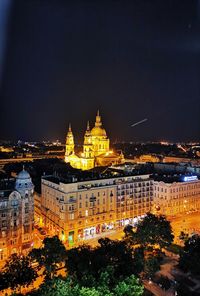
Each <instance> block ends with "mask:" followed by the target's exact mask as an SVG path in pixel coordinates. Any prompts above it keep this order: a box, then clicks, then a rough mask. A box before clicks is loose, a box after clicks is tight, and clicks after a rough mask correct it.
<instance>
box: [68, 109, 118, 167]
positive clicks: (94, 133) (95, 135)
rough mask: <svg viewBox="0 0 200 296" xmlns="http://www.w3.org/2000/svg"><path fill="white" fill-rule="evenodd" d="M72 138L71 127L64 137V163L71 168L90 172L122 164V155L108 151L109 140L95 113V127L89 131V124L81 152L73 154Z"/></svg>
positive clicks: (99, 117) (99, 118)
mask: <svg viewBox="0 0 200 296" xmlns="http://www.w3.org/2000/svg"><path fill="white" fill-rule="evenodd" d="M74 148H75V145H74V136H73V133H72V129H71V125H70V126H69V130H68V133H67V137H66V151H65V162H67V163H70V165H71V166H72V167H73V168H77V169H82V170H90V169H92V168H94V167H96V166H108V165H112V164H119V163H123V162H124V155H123V154H122V153H117V152H114V151H113V150H110V140H109V139H108V137H107V135H106V131H105V129H104V128H103V127H102V122H101V116H100V115H99V111H98V112H97V116H96V122H95V126H94V127H93V128H92V129H91V130H90V126H89V122H88V124H87V129H86V132H85V135H84V143H83V151H82V152H80V153H75V149H74Z"/></svg>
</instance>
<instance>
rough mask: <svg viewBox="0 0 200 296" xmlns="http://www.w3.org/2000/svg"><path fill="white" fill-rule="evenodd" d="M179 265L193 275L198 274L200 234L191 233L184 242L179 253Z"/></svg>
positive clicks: (199, 271) (199, 267)
mask: <svg viewBox="0 0 200 296" xmlns="http://www.w3.org/2000/svg"><path fill="white" fill-rule="evenodd" d="M179 267H180V268H181V269H182V270H183V271H185V272H188V271H190V272H191V273H192V274H194V275H198V276H199V275H200V236H199V235H193V236H192V237H190V238H189V239H188V240H187V241H186V242H185V246H184V248H183V251H181V253H180V259H179Z"/></svg>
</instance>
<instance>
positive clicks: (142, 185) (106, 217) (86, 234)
mask: <svg viewBox="0 0 200 296" xmlns="http://www.w3.org/2000/svg"><path fill="white" fill-rule="evenodd" d="M41 186H42V188H41V189H42V194H41V212H42V222H43V225H44V226H45V227H47V228H48V229H49V233H50V234H51V235H53V234H58V235H59V237H60V238H61V239H62V240H63V241H64V242H67V243H68V244H69V246H72V245H74V244H76V243H78V242H81V241H83V240H84V239H87V238H92V237H93V236H95V235H100V234H101V233H104V232H106V231H108V230H111V229H116V228H118V227H124V226H125V225H127V224H134V223H135V222H136V221H137V219H138V217H141V216H142V215H144V214H145V213H147V212H149V211H150V210H151V207H152V201H153V181H152V180H151V179H150V178H149V175H132V176H131V175H125V174H124V175H122V176H121V177H110V178H108V177H107V178H105V179H103V178H99V179H98V180H88V179H87V180H85V181H84V180H83V181H77V179H76V178H75V177H74V178H73V180H71V181H69V180H66V179H62V178H60V177H57V176H45V177H42V185H41Z"/></svg>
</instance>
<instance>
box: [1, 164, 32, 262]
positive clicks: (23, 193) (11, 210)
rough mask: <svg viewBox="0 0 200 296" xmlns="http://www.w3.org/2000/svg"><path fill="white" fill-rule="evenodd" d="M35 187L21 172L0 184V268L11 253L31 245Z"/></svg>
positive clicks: (26, 250)
mask: <svg viewBox="0 0 200 296" xmlns="http://www.w3.org/2000/svg"><path fill="white" fill-rule="evenodd" d="M33 191H34V186H33V183H32V180H31V177H30V175H29V173H28V172H27V171H25V170H24V169H23V171H21V172H20V173H19V174H18V175H17V177H16V179H12V180H9V179H3V180H1V181H0V265H2V264H3V262H4V261H5V260H6V259H7V258H8V257H9V256H10V255H11V254H13V253H19V254H20V253H27V252H28V251H29V250H30V249H31V247H32V246H33V223H34V200H33Z"/></svg>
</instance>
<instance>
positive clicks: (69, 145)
mask: <svg viewBox="0 0 200 296" xmlns="http://www.w3.org/2000/svg"><path fill="white" fill-rule="evenodd" d="M73 153H74V136H73V133H72V128H71V124H69V129H68V133H67V137H66V149H65V162H69V160H68V156H69V155H71V154H73Z"/></svg>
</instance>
